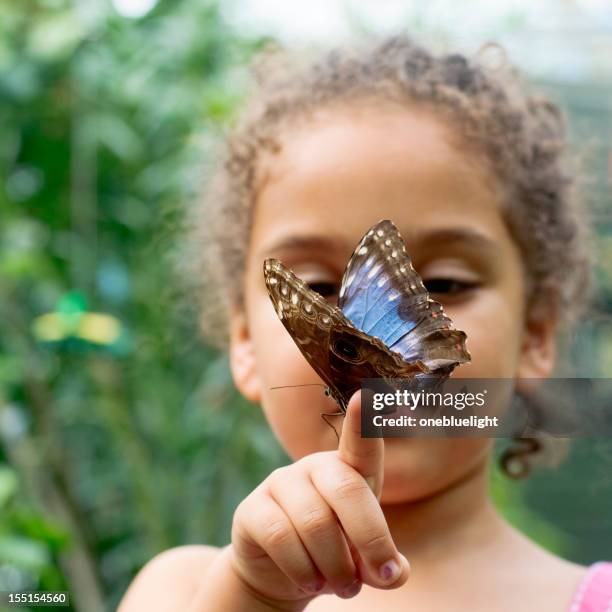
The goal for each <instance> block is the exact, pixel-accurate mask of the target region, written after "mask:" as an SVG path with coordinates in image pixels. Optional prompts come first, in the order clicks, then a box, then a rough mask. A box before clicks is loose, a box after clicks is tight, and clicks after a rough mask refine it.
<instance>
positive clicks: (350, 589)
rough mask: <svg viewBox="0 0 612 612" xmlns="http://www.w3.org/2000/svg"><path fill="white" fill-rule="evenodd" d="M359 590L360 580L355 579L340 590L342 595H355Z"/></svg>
mask: <svg viewBox="0 0 612 612" xmlns="http://www.w3.org/2000/svg"><path fill="white" fill-rule="evenodd" d="M359 591H361V582H360V581H359V580H355V582H353V583H352V584H349V586H347V587H346V588H345V589H344V590H343V591H342V597H355V595H357V593H359Z"/></svg>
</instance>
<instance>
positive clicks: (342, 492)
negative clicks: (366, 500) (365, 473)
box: [336, 474, 369, 500]
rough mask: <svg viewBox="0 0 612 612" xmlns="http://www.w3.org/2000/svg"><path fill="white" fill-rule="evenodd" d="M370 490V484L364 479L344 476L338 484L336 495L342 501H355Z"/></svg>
mask: <svg viewBox="0 0 612 612" xmlns="http://www.w3.org/2000/svg"><path fill="white" fill-rule="evenodd" d="M368 490H369V488H368V484H367V482H366V481H365V480H363V479H362V478H357V477H356V476H353V475H346V474H345V475H343V476H341V477H340V478H339V479H338V482H337V483H336V495H337V496H338V497H339V498H340V499H348V500H355V499H357V498H359V497H361V496H363V495H364V493H366V492H367V491H368Z"/></svg>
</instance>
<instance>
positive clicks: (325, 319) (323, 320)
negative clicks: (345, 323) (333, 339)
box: [320, 315, 331, 325]
mask: <svg viewBox="0 0 612 612" xmlns="http://www.w3.org/2000/svg"><path fill="white" fill-rule="evenodd" d="M320 321H321V323H323V325H329V324H330V322H331V319H330V318H329V317H328V316H327V315H322V316H321V319H320Z"/></svg>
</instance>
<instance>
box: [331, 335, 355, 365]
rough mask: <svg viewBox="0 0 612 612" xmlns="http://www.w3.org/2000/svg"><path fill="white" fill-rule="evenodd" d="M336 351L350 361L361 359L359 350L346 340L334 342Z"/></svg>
mask: <svg viewBox="0 0 612 612" xmlns="http://www.w3.org/2000/svg"><path fill="white" fill-rule="evenodd" d="M334 352H335V353H336V354H337V355H339V356H340V357H344V358H345V359H348V360H349V361H355V360H356V359H359V351H358V350H357V349H356V348H355V347H354V346H353V345H352V344H351V343H350V342H347V341H346V340H342V339H340V340H336V341H335V342H334Z"/></svg>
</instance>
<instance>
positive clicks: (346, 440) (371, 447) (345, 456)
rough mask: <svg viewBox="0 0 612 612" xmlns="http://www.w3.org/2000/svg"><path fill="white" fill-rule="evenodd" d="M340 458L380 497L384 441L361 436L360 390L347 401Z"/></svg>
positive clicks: (339, 448)
mask: <svg viewBox="0 0 612 612" xmlns="http://www.w3.org/2000/svg"><path fill="white" fill-rule="evenodd" d="M338 454H339V456H340V459H342V461H344V462H345V463H348V464H349V465H350V466H351V467H353V468H355V469H356V470H357V471H358V472H359V473H360V474H361V475H362V476H363V477H364V478H365V480H366V482H367V483H368V484H369V485H370V488H371V489H372V491H373V492H374V495H376V498H377V499H380V494H381V491H382V484H383V467H384V458H385V443H384V440H383V439H382V438H362V437H361V391H357V392H356V393H355V394H354V395H353V397H351V400H350V401H349V403H348V407H347V410H346V415H345V417H344V423H343V425H342V433H341V434H340V444H339V446H338Z"/></svg>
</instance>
